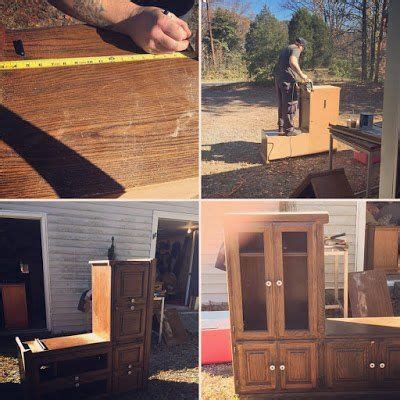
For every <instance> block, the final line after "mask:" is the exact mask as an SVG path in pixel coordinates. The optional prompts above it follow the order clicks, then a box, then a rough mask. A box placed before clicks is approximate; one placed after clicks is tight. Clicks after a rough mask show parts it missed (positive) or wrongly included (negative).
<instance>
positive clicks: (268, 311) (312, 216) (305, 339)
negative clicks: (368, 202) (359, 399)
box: [224, 213, 400, 399]
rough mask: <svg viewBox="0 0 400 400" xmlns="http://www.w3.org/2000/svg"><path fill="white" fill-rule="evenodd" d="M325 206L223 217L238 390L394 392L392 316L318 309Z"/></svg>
mask: <svg viewBox="0 0 400 400" xmlns="http://www.w3.org/2000/svg"><path fill="white" fill-rule="evenodd" d="M328 219H329V218H328V214H327V213H255V214H254V213H253V214H252V213H248V214H227V215H226V216H225V223H224V230H225V249H226V250H225V251H226V260H227V272H228V292H229V308H230V319H231V337H232V349H233V352H232V353H233V366H234V381H235V390H236V393H237V394H239V395H240V398H245V399H248V398H258V397H260V398H282V396H283V395H289V394H290V395H299V396H307V397H319V398H320V397H322V396H333V397H336V398H337V397H338V396H342V395H344V394H354V395H361V394H368V395H370V394H382V393H385V396H389V395H390V394H395V393H396V394H397V395H398V394H399V393H400V318H398V317H386V318H385V317H382V318H336V319H326V318H325V310H324V306H325V275H324V253H323V225H324V224H325V223H327V222H328Z"/></svg>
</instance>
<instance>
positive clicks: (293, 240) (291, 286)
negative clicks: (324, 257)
mask: <svg viewBox="0 0 400 400" xmlns="http://www.w3.org/2000/svg"><path fill="white" fill-rule="evenodd" d="M274 240H275V244H276V248H277V266H276V268H277V277H276V280H275V282H274V285H275V287H276V289H277V301H278V309H277V325H278V334H279V335H280V336H282V337H288V338H289V337H309V336H310V335H312V334H316V329H317V327H316V318H315V315H316V312H317V310H316V293H317V290H312V285H313V283H316V279H317V276H316V274H314V272H313V271H314V261H313V260H314V257H313V254H314V252H315V246H314V243H315V241H314V236H313V232H312V228H311V227H307V226H290V225H284V224H282V225H277V226H275V227H274Z"/></svg>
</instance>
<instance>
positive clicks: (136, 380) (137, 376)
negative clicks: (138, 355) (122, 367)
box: [113, 369, 143, 394]
mask: <svg viewBox="0 0 400 400" xmlns="http://www.w3.org/2000/svg"><path fill="white" fill-rule="evenodd" d="M142 387H143V374H142V370H141V369H133V370H129V371H128V370H127V371H118V372H116V373H115V374H114V376H113V393H114V394H117V393H124V392H129V391H132V390H137V389H140V388H142Z"/></svg>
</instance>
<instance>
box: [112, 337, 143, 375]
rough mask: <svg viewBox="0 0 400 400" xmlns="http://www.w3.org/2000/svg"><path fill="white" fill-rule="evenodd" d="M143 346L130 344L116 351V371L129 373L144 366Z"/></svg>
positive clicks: (119, 347) (117, 348)
mask: <svg viewBox="0 0 400 400" xmlns="http://www.w3.org/2000/svg"><path fill="white" fill-rule="evenodd" d="M143 347H144V346H143V344H142V343H138V344H133V345H132V344H128V345H123V346H118V347H116V348H115V349H114V370H118V371H121V372H122V371H128V370H130V369H134V368H137V367H141V366H142V364H143Z"/></svg>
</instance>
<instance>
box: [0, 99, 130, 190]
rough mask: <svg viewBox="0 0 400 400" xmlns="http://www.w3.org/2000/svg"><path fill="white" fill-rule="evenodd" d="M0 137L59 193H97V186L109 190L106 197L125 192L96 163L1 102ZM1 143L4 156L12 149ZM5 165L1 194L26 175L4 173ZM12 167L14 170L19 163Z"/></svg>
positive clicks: (22, 182) (8, 166) (21, 180)
mask: <svg viewBox="0 0 400 400" xmlns="http://www.w3.org/2000/svg"><path fill="white" fill-rule="evenodd" d="M0 139H1V140H2V141H3V142H4V143H5V144H6V145H7V146H9V147H10V148H12V149H13V150H14V152H16V153H18V155H20V156H21V157H22V158H23V159H24V160H25V161H26V162H27V163H28V164H29V165H30V166H31V167H32V168H33V169H34V170H35V171H36V173H37V174H38V175H40V176H41V177H42V178H43V179H45V180H46V182H47V183H48V185H49V186H51V188H52V191H54V192H55V193H56V194H57V195H58V196H59V197H67V198H74V197H97V196H98V195H99V193H98V190H99V189H100V188H101V190H102V195H103V193H108V194H109V196H108V197H119V196H120V195H121V194H123V193H124V188H123V186H121V185H120V184H119V183H118V182H116V181H115V180H114V179H113V178H111V177H110V176H109V175H107V174H106V173H105V172H103V171H102V170H101V169H99V168H98V167H96V165H94V164H92V163H91V162H90V161H88V160H87V159H86V158H84V157H82V156H81V155H79V154H78V153H76V152H75V151H74V150H72V149H70V148H69V147H67V146H66V145H64V144H63V143H61V142H60V141H59V140H57V139H55V138H54V137H52V136H49V135H48V134H47V133H46V132H43V131H42V130H41V129H39V128H37V127H36V126H34V125H32V124H31V123H29V122H28V121H25V120H24V119H22V118H21V117H19V116H18V115H16V114H15V113H13V112H12V111H10V110H9V109H7V108H6V107H3V106H1V105H0ZM1 147H3V148H2V152H3V156H4V157H5V159H7V152H8V153H9V154H10V155H11V151H10V150H8V151H7V148H4V146H1V145H0V148H1ZM5 168H10V164H7V165H4V166H3V167H0V171H2V173H1V175H2V183H3V184H2V185H1V186H0V197H8V196H9V195H10V194H9V193H7V192H6V187H7V186H14V187H15V186H19V185H23V184H24V179H25V178H26V176H25V175H24V174H17V173H15V174H14V175H13V176H9V175H7V176H6V175H5V174H4V169H5ZM13 168H15V170H17V169H18V164H17V163H16V164H14V165H13ZM11 180H14V182H12V181H11ZM38 180H39V177H38ZM32 197H34V196H32Z"/></svg>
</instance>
